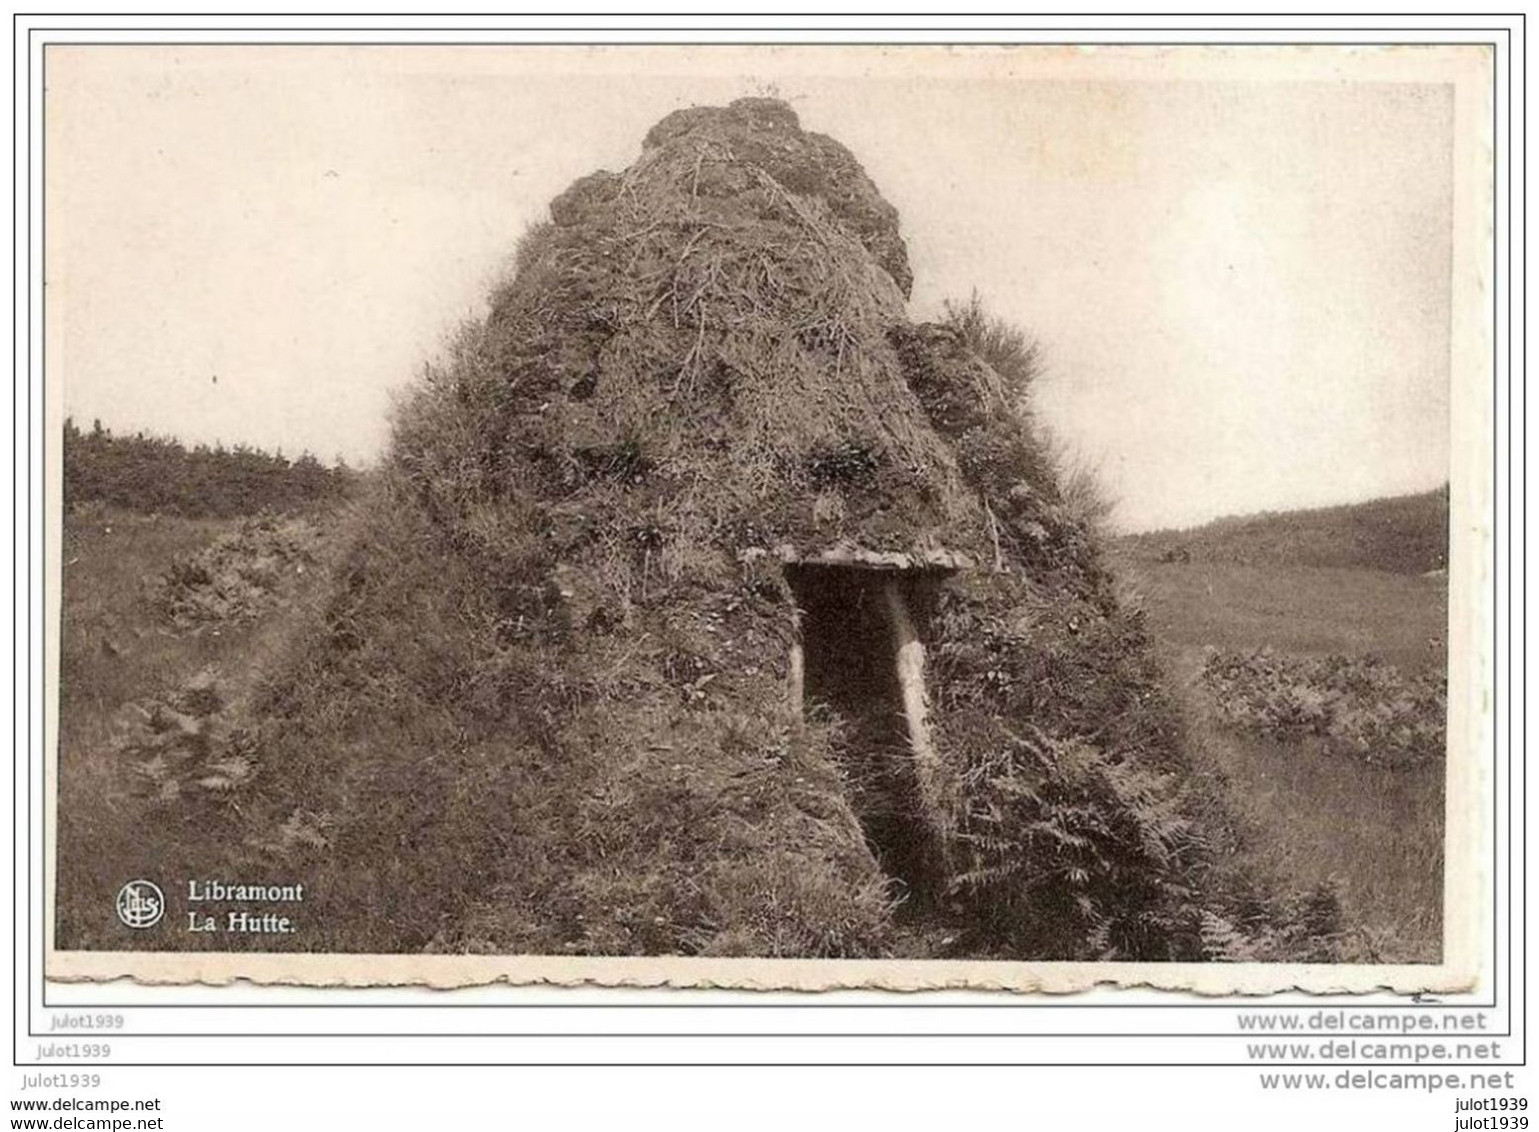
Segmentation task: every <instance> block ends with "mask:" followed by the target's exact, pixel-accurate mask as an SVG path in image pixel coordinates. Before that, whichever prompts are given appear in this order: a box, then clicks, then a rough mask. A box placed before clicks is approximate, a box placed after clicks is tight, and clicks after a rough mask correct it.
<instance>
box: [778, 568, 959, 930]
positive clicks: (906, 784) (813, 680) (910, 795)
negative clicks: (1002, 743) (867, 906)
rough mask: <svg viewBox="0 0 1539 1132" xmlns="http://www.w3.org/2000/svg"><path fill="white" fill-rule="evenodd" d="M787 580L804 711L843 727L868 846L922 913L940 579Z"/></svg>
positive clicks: (836, 572)
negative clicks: (930, 644)
mask: <svg viewBox="0 0 1539 1132" xmlns="http://www.w3.org/2000/svg"><path fill="white" fill-rule="evenodd" d="M786 577H787V580H788V581H789V583H790V585H791V590H792V593H793V594H794V595H795V597H796V604H797V609H798V612H799V623H800V648H801V688H800V695H801V697H802V707H803V711H804V712H809V713H811V712H819V711H822V712H827V713H828V714H829V715H831V716H832V717H833V718H834V719H835V721H836V722H837V723H838V724H839V731H840V742H839V758H840V763H841V769H842V770H843V771H844V774H845V778H846V780H847V781H848V782H849V784H850V794H851V798H850V803H851V806H852V808H853V809H854V810H855V814H856V816H857V817H858V818H859V819H860V823H861V828H862V830H863V831H864V833H865V836H866V842H867V844H868V845H870V846H871V850H872V852H873V853H874V854H875V856H876V858H877V861H878V863H879V864H880V865H881V867H882V870H883V871H884V872H885V873H887V875H888V876H891V877H893V878H895V879H897V880H899V881H901V882H902V883H903V885H904V886H905V887H906V888H907V890H908V895H909V897H910V900H909V903H910V905H921V906H922V905H924V904H926V903H928V902H929V900H930V898H931V896H932V893H931V882H932V880H933V878H934V876H935V875H936V867H935V857H936V845H935V837H934V833H933V818H934V815H932V814H929V813H927V812H926V805H925V803H926V797H925V795H926V790H925V786H926V773H927V767H926V766H925V760H926V759H927V758H929V757H930V750H929V736H928V732H927V730H926V724H925V720H924V704H923V675H922V665H923V643H922V639H921V636H922V633H921V627H922V625H923V622H924V616H925V611H926V610H927V609H928V607H929V605H930V601H929V595H930V591H931V589H932V584H933V578H934V573H933V572H924V571H918V570H886V569H872V568H867V567H851V566H820V565H808V564H799V565H793V566H788V567H787V568H786Z"/></svg>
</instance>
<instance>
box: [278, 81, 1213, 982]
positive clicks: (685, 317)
mask: <svg viewBox="0 0 1539 1132" xmlns="http://www.w3.org/2000/svg"><path fill="white" fill-rule="evenodd" d="M550 213H551V220H550V222H549V223H546V224H542V225H540V226H538V227H537V228H535V229H533V230H532V231H531V232H530V233H529V235H528V236H527V237H526V239H525V240H524V242H523V244H522V246H521V247H520V248H519V250H518V254H517V257H516V258H517V270H516V274H515V275H514V276H513V278H512V279H511V280H510V281H509V282H508V283H507V284H506V285H504V286H503V287H501V288H500V289H499V290H498V291H497V292H496V293H495V294H494V295H493V296H492V300H491V304H490V313H489V314H488V316H487V317H486V318H485V320H484V321H483V322H480V323H478V324H476V325H474V326H471V327H468V328H466V330H465V332H464V333H463V334H462V335H461V336H460V337H459V338H458V339H457V340H456V342H455V344H454V346H453V348H452V350H451V351H450V356H449V357H448V358H447V359H446V361H445V362H444V363H443V364H442V365H441V366H438V367H436V368H433V369H432V370H431V371H430V372H429V373H428V374H427V375H426V377H425V379H424V380H423V382H422V383H421V385H420V387H419V388H418V390H417V391H416V393H415V395H414V398H413V399H412V400H411V401H410V402H409V403H408V404H407V405H405V406H404V407H403V409H402V412H401V414H400V416H399V419H398V421H397V423H396V431H395V439H394V446H393V450H392V453H391V456H390V459H389V462H388V465H387V467H386V469H385V472H384V474H383V477H382V478H383V483H382V485H381V487H380V489H379V495H378V498H377V499H375V500H374V501H373V502H372V504H371V506H370V508H369V510H368V512H367V513H366V514H365V515H364V516H363V518H362V519H361V521H360V533H359V535H358V538H357V543H356V546H355V547H354V550H353V552H352V554H351V556H350V558H349V561H348V563H347V565H346V566H345V568H344V569H343V570H342V572H341V575H340V577H339V579H338V583H337V588H336V593H335V595H334V597H333V598H332V600H331V602H330V605H329V607H328V609H327V610H326V614H325V618H324V628H323V629H320V630H318V631H317V632H316V633H315V634H314V635H313V638H312V639H311V640H310V641H309V642H308V644H307V645H306V646H305V648H304V649H302V650H301V652H300V654H299V655H297V656H296V657H295V660H294V664H293V666H292V670H291V672H290V673H289V674H288V675H287V676H286V677H285V678H284V679H283V680H281V681H280V682H279V683H278V685H277V686H276V687H275V688H274V690H273V693H272V702H271V704H270V705H269V706H270V707H271V709H272V710H273V712H274V714H275V717H276V718H278V719H280V720H281V721H282V726H281V728H276V729H275V730H274V735H273V740H272V742H273V745H274V748H275V752H274V754H273V756H272V757H273V759H274V760H275V761H278V762H281V761H282V760H285V759H287V760H288V765H289V768H290V769H289V771H288V772H287V778H286V779H285V775H283V774H279V775H275V776H274V779H275V780H279V781H283V780H286V781H289V782H290V783H291V784H292V782H293V781H294V780H295V778H296V776H297V778H299V779H305V772H304V770H303V769H302V768H309V771H310V772H311V773H310V775H309V778H308V781H310V782H311V783H313V784H314V786H315V789H316V790H317V791H319V792H320V793H321V794H323V795H329V796H331V797H333V798H340V797H343V796H344V795H343V794H339V793H338V790H339V788H338V786H337V785H336V783H337V781H340V780H345V782H346V786H347V789H346V792H345V796H346V798H347V799H348V802H347V805H348V806H350V807H353V808H351V809H348V810H347V811H345V812H342V811H340V810H339V813H341V817H340V818H339V821H340V824H339V826H338V829H337V833H336V836H335V838H334V844H333V846H332V851H333V852H334V853H336V854H339V855H342V856H344V857H348V858H350V859H355V860H358V861H368V862H370V867H369V868H368V869H361V870H353V871H351V872H349V874H348V875H349V877H350V878H351V879H350V880H349V881H348V885H350V886H353V891H350V892H349V893H348V894H347V895H348V898H349V899H359V900H373V901H375V902H376V903H382V904H383V905H385V906H386V907H390V906H391V903H392V901H395V900H399V901H401V910H400V912H399V915H398V916H397V917H396V918H393V919H392V918H390V917H388V916H387V917H385V919H386V920H387V921H388V922H389V923H391V924H393V925H394V927H393V928H392V929H391V930H392V931H393V932H394V934H393V935H388V936H385V937H375V938H370V939H354V938H339V939H338V940H337V941H334V942H335V945H337V946H349V945H354V946H370V947H384V948H394V947H423V946H426V947H430V948H434V949H470V950H498V951H509V950H516V951H555V952H573V951H577V952H600V953H603V952H607V953H621V954H625V953H655V952H685V953H712V954H778V955H857V954H877V953H889V952H891V951H893V950H895V949H896V950H901V951H905V952H906V953H911V954H928V953H933V952H934V949H936V948H940V947H941V946H942V945H941V944H940V943H937V942H936V941H937V940H940V939H944V940H945V941H946V942H945V945H944V946H945V948H946V949H950V952H951V953H957V952H960V953H962V954H1009V955H1020V956H1038V957H1061V958H1067V957H1089V956H1123V957H1132V958H1174V957H1179V956H1181V955H1183V954H1188V953H1189V952H1190V949H1191V947H1193V946H1195V945H1194V943H1193V941H1194V940H1195V930H1196V929H1195V914H1194V913H1192V911H1191V909H1190V907H1189V906H1188V904H1187V901H1186V897H1187V896H1188V895H1189V894H1188V893H1187V892H1186V890H1185V889H1183V888H1182V886H1181V884H1180V883H1179V878H1180V877H1182V876H1184V875H1186V874H1187V873H1188V872H1189V866H1190V861H1189V860H1188V858H1189V855H1190V854H1191V853H1192V852H1193V851H1194V850H1193V845H1192V841H1191V839H1190V837H1189V836H1188V827H1187V825H1186V823H1185V821H1184V820H1183V819H1182V818H1181V817H1180V816H1179V812H1178V806H1177V801H1176V794H1177V791H1176V784H1177V783H1178V781H1179V777H1180V776H1179V771H1180V770H1181V763H1180V756H1179V752H1178V750H1177V746H1178V744H1177V742H1176V733H1175V728H1174V725H1173V722H1172V715H1171V713H1170V712H1169V711H1168V709H1167V708H1166V706H1165V701H1164V699H1163V697H1162V695H1161V693H1160V691H1159V688H1158V686H1157V681H1156V679H1155V673H1154V668H1153V665H1152V662H1151V661H1150V659H1149V656H1148V649H1147V647H1146V642H1145V640H1144V637H1143V632H1142V627H1141V624H1140V622H1139V620H1138V618H1137V617H1135V616H1130V615H1127V614H1125V613H1124V612H1123V611H1121V610H1120V609H1119V608H1118V605H1117V602H1116V600H1115V598H1114V596H1113V591H1112V586H1111V582H1110V578H1109V577H1108V575H1107V574H1106V572H1105V571H1104V570H1103V568H1102V566H1101V565H1100V561H1099V558H1098V554H1097V551H1096V547H1095V542H1094V539H1093V537H1092V534H1091V532H1090V531H1089V530H1087V527H1086V524H1085V522H1083V521H1082V519H1081V518H1080V517H1079V516H1078V515H1077V514H1076V512H1075V509H1074V508H1073V507H1072V506H1070V505H1069V504H1068V503H1067V502H1066V501H1065V499H1064V498H1063V496H1062V494H1061V492H1060V488H1059V485H1058V482H1057V477H1056V474H1055V470H1054V467H1053V463H1052V461H1051V459H1050V458H1049V457H1048V455H1047V453H1046V450H1045V447H1044V445H1043V444H1042V442H1041V441H1040V439H1039V438H1038V436H1037V435H1036V432H1035V430H1034V427H1033V425H1032V424H1031V421H1030V418H1029V414H1028V412H1027V407H1026V405H1025V404H1024V394H1025V390H1023V389H1021V388H1019V383H1018V382H1016V383H1012V382H1011V381H1009V380H1007V379H1006V378H1005V377H1003V376H1001V374H1000V373H999V372H998V371H997V370H996V369H995V368H993V367H991V365H990V364H989V363H988V361H987V360H985V358H984V357H983V356H981V355H980V353H979V352H978V350H977V349H976V348H975V347H976V346H977V345H978V343H977V342H976V341H974V340H973V339H972V338H971V337H970V335H969V334H968V332H967V327H966V326H965V325H964V324H962V323H959V322H955V321H953V322H952V323H947V324H931V325H916V324H914V323H911V322H910V321H909V320H908V318H907V315H906V311H905V300H906V297H907V294H908V291H909V287H910V282H911V276H910V269H909V264H908V259H907V255H906V251H905V247H904V243H903V240H902V239H901V237H900V235H899V231H898V217H897V214H896V212H895V210H894V209H893V208H892V207H891V206H890V205H889V204H887V203H886V202H885V201H884V200H883V199H882V197H881V195H880V194H879V193H878V192H877V190H876V188H875V186H874V185H873V184H872V183H871V182H870V180H869V179H868V178H867V177H866V175H865V173H864V172H863V171H862V169H861V167H860V166H859V164H858V163H857V162H856V160H855V159H854V157H853V156H852V155H851V153H850V152H849V151H848V150H847V149H846V148H845V147H844V146H842V145H840V144H839V143H837V142H835V141H833V140H831V139H829V138H827V137H823V136H820V135H818V134H815V133H809V132H806V131H804V130H803V129H802V128H801V127H800V125H799V123H798V120H797V117H796V115H795V114H794V113H793V112H792V111H791V109H790V108H789V107H787V106H786V105H785V104H783V103H781V102H778V101H772V100H766V99H745V100H742V101H738V102H734V103H733V104H732V105H730V106H728V107H725V108H699V109H691V110H684V111H679V112H676V113H674V114H671V115H669V116H668V117H667V118H665V119H664V120H663V121H661V122H660V123H659V124H658V125H657V126H656V127H654V128H653V129H652V131H651V132H650V133H649V134H648V135H647V137H646V140H645V144H644V147H643V150H642V153H641V156H640V157H639V158H638V159H637V160H636V162H635V163H634V164H633V165H631V166H630V167H629V168H628V169H626V170H625V171H624V172H621V173H607V172H601V173H596V174H593V175H592V176H589V177H585V178H583V179H582V180H580V181H578V182H577V183H576V184H574V185H573V186H572V187H571V188H570V189H568V190H567V191H566V192H565V193H563V194H562V195H561V196H560V197H558V198H557V199H556V200H555V201H554V202H553V203H552V205H551V209H550ZM339 704H345V705H346V706H345V707H338V706H337V705H339ZM318 752H319V753H318ZM292 798H293V790H292V786H290V787H289V788H286V789H284V790H282V791H276V792H275V793H274V794H273V795H272V797H271V799H270V817H271V819H272V820H277V819H278V818H280V817H281V816H282V813H283V808H284V806H286V805H287V804H289V802H290V801H291V800H292ZM446 876H453V877H454V878H455V882H454V883H445V878H446ZM403 892H405V893H407V894H408V895H407V896H403V895H402V893H403ZM339 930H340V929H339Z"/></svg>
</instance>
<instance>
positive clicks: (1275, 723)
mask: <svg viewBox="0 0 1539 1132" xmlns="http://www.w3.org/2000/svg"><path fill="white" fill-rule="evenodd" d="M1198 680H1199V682H1200V683H1201V684H1202V686H1203V687H1204V688H1206V689H1207V691H1208V692H1210V693H1211V694H1212V696H1213V700H1214V706H1215V708H1216V710H1217V712H1218V715H1219V718H1220V719H1221V720H1223V722H1224V723H1226V724H1228V725H1229V726H1231V727H1236V728H1239V729H1241V730H1246V731H1251V732H1254V733H1256V734H1259V735H1264V736H1267V737H1270V738H1275V739H1298V738H1304V737H1310V736H1312V737H1315V738H1318V739H1319V740H1321V741H1322V742H1323V743H1324V745H1325V747H1326V749H1328V750H1330V751H1332V752H1334V753H1337V754H1341V755H1344V756H1348V757H1352V758H1359V759H1362V760H1363V761H1364V762H1366V763H1369V764H1373V765H1381V766H1409V765H1417V764H1422V763H1427V762H1431V761H1433V760H1436V759H1441V758H1443V755H1444V747H1445V730H1446V720H1447V714H1448V686H1447V679H1446V677H1445V676H1444V674H1443V673H1441V672H1436V673H1425V674H1421V675H1408V674H1406V673H1404V672H1402V671H1401V670H1400V669H1398V668H1396V667H1395V666H1394V665H1392V664H1388V663H1386V662H1384V661H1382V660H1379V659H1377V658H1376V657H1347V656H1342V655H1339V654H1331V655H1329V656H1323V657H1316V658H1296V657H1287V656H1282V655H1280V654H1277V653H1274V652H1272V651H1271V650H1269V649H1262V650H1260V651H1257V652H1252V653H1223V652H1214V653H1211V654H1209V656H1208V658H1207V660H1206V661H1205V662H1204V664H1203V667H1202V671H1201V673H1200V674H1199V676H1198Z"/></svg>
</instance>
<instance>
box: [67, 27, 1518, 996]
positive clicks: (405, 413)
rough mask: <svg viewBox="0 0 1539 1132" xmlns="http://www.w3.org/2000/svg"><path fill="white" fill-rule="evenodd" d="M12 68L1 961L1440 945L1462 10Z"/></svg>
mask: <svg viewBox="0 0 1539 1132" xmlns="http://www.w3.org/2000/svg"><path fill="white" fill-rule="evenodd" d="M44 64H45V67H46V91H47V94H46V101H45V104H44V107H43V119H44V126H45V130H46V139H47V148H46V166H45V169H44V178H45V192H46V196H45V221H46V245H45V249H44V255H45V266H46V273H47V288H46V296H45V298H46V307H45V311H44V318H45V328H46V339H47V353H46V360H45V380H46V388H47V394H48V396H47V429H48V432H47V437H48V441H49V447H48V450H47V473H48V486H49V491H48V504H47V514H46V521H45V531H46V539H47V542H46V554H47V565H48V570H49V579H48V586H49V589H48V616H49V627H48V634H49V636H48V662H49V673H48V676H49V680H50V684H49V697H48V700H47V704H48V718H47V743H48V750H49V756H50V759H51V760H52V762H51V766H50V774H49V776H48V783H47V787H48V796H47V820H48V830H47V834H48V849H49V857H48V862H47V867H48V886H49V887H48V892H49V894H50V895H49V904H48V908H47V913H48V915H47V919H48V925H47V933H48V955H47V961H46V971H47V974H48V976H49V977H50V978H52V979H58V980H105V979H114V978H124V977H129V978H134V979H138V980H141V981H145V982H163V983H191V982H204V983H215V984H217V983H225V982H230V981H232V980H237V979H246V980H254V981H256V982H260V983H299V984H315V985H336V984H343V985H381V984H426V985H432V986H441V987H451V986H463V985H469V984H474V983H489V982H498V981H505V982H509V983H532V982H549V983H557V984H575V983H596V984H604V985H656V986H676V987H681V988H682V987H703V986H710V987H735V988H745V989H771V988H796V989H804V990H819V989H829V988H837V987H867V988H890V989H901V990H922V989H926V988H941V987H945V988H976V989H978V990H980V991H983V990H995V991H1035V990H1042V991H1070V990H1077V989H1084V988H1087V987H1090V986H1093V985H1096V984H1102V983H1111V984H1117V985H1123V986H1156V987H1163V988H1174V989H1187V990H1193V991H1198V992H1203V993H1209V994H1228V993H1245V994H1260V993H1267V992H1271V991H1278V990H1283V989H1290V988H1302V989H1304V990H1307V991H1314V992H1337V991H1370V990H1376V989H1391V990H1395V991H1399V992H1407V993H1409V992H1418V991H1457V990H1464V989H1470V988H1472V987H1474V986H1476V985H1477V984H1478V982H1479V981H1480V980H1481V979H1482V977H1483V976H1484V975H1485V974H1487V973H1486V972H1485V971H1484V968H1483V966H1482V959H1481V958H1480V957H1481V956H1482V955H1486V954H1488V953H1489V940H1490V938H1491V932H1492V923H1493V918H1492V910H1491V909H1492V899H1493V896H1492V891H1491V889H1492V879H1491V870H1490V866H1489V861H1490V859H1491V856H1490V851H1491V837H1492V831H1491V829H1490V828H1489V818H1488V815H1489V814H1490V812H1491V809H1490V802H1491V790H1492V783H1493V772H1492V758H1493V754H1492V734H1493V731H1492V722H1491V719H1490V710H1491V708H1490V704H1491V699H1490V695H1489V688H1490V680H1491V671H1492V670H1491V663H1492V657H1491V645H1490V644H1489V642H1490V639H1491V625H1492V596H1491V579H1492V574H1491V567H1490V562H1491V559H1492V545H1493V544H1492V534H1493V532H1492V485H1491V482H1490V476H1491V471H1490V469H1491V454H1492V421H1493V408H1492V398H1493V390H1492V357H1493V331H1492V321H1491V319H1492V306H1491V296H1492V290H1491V278H1490V265H1491V262H1492V261H1491V246H1492V245H1491V239H1492V236H1491V225H1492V214H1493V190H1492V156H1491V136H1492V132H1491V115H1492V113H1493V109H1492V104H1491V94H1490V79H1491V70H1490V68H1491V59H1490V58H1489V55H1488V54H1487V52H1486V51H1485V50H1484V49H1482V48H1479V47H1425V48H1416V47H1405V48H1396V49H1390V48H1369V47H1339V48H1338V47H1313V48H1307V49H1305V48H1288V47H1261V46H1252V47H1231V48H1216V47H1213V48H1208V47H1188V48H1181V47H1163V48H1148V47H1144V48H1138V47H1100V48H1088V47H1087V48H1067V47H1051V48H1049V47H1019V48H1001V47H955V48H944V47H918V46H915V47H900V46H893V45H887V46H872V47H858V46H849V47H837V48H836V47H817V46H804V47H793V46H783V47H768V46H766V47H749V46H732V47H728V46H722V47H647V48H641V47H608V48H599V47H592V48H583V47H554V46H551V47H535V46H527V47H513V46H464V47H447V46H389V47H385V46H373V47H371V46H331V47H325V46H312V47H306V46H240V47H234V46H225V47H220V46H196V45H187V46H164V45H162V46H88V45H79V46H70V45H54V46H50V47H48V48H47V49H46V52H45V55H44ZM1486 962H1489V961H1486Z"/></svg>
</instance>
